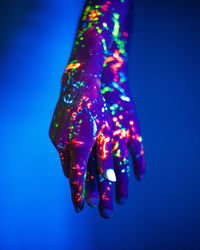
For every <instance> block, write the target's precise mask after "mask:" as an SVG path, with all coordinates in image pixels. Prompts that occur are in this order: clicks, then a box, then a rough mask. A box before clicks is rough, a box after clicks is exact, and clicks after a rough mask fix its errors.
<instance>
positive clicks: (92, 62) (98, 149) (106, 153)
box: [49, 0, 129, 212]
mask: <svg viewBox="0 0 200 250" xmlns="http://www.w3.org/2000/svg"><path fill="white" fill-rule="evenodd" d="M128 8H129V0H125V1H124V3H122V2H121V1H120V0H113V1H112V3H111V1H106V0H90V1H89V0H88V1H86V4H85V7H84V9H83V12H82V15H81V18H80V22H79V26H78V31H77V35H76V39H75V43H74V47H73V51H72V54H71V58H70V60H69V63H68V65H67V67H66V70H65V72H64V75H63V78H62V85H61V92H60V97H59V100H58V103H57V106H56V109H55V111H54V115H53V119H52V123H51V126H50V129H49V136H50V138H51V140H52V142H53V144H54V146H55V147H56V149H57V150H58V152H59V155H60V158H61V163H62V167H63V170H64V173H65V175H66V176H67V177H69V181H70V187H71V195H72V201H73V204H74V206H75V209H76V211H77V212H79V211H80V210H81V209H82V208H83V206H84V189H85V179H86V171H87V162H88V158H89V155H90V153H91V151H92V150H93V151H94V156H95V160H96V165H97V169H98V176H100V177H99V179H102V178H103V180H107V182H109V185H110V184H112V182H115V181H116V176H115V173H114V170H113V160H112V144H111V142H112V131H111V127H110V124H111V120H110V113H109V111H108V109H107V106H106V103H105V99H104V98H103V95H102V94H101V72H102V68H103V63H104V59H105V44H106V46H108V47H109V46H110V44H111V43H112V42H113V40H114V35H113V30H114V28H116V27H115V24H114V21H113V18H114V15H115V14H116V13H117V16H118V22H119V23H120V22H123V20H124V18H125V16H126V14H127V11H128ZM115 19H116V18H115ZM105 24H106V25H105ZM110 186H112V185H110ZM104 189H105V187H104V186H103V187H102V188H101V187H100V191H99V192H100V195H101V193H102V195H101V196H103V197H106V199H107V200H108V201H109V200H110V199H111V196H112V195H111V192H110V190H112V188H111V189H110V190H109V188H108V187H107V190H108V192H106V194H104ZM101 190H103V191H102V192H101ZM105 207H106V203H105Z"/></svg>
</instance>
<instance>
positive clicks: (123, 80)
mask: <svg viewBox="0 0 200 250" xmlns="http://www.w3.org/2000/svg"><path fill="white" fill-rule="evenodd" d="M124 35H125V36H126V35H127V33H124ZM120 51H121V52H123V53H120ZM108 54H109V55H108V56H107V58H106V59H105V63H104V68H103V72H102V79H101V93H102V95H103V96H104V98H105V99H106V105H107V107H108V109H109V112H110V115H111V128H112V137H113V138H112V152H113V160H114V170H115V173H116V176H117V182H116V185H115V193H116V200H117V201H118V203H120V204H123V203H125V201H126V200H127V198H128V177H129V175H130V162H129V160H128V148H129V150H130V153H131V156H132V160H133V164H134V172H135V176H136V178H137V179H138V180H141V179H143V177H144V172H145V164H144V151H143V144H142V137H141V134H140V128H139V123H138V119H137V116H136V111H135V107H134V103H133V101H132V99H131V96H130V93H129V90H128V79H127V54H126V53H125V51H124V50H123V48H120V47H119V46H118V44H117V43H115V44H113V47H112V49H111V50H110V51H109V53H108ZM89 166H90V167H89V168H88V172H87V179H86V200H87V202H88V204H89V205H91V206H94V205H96V203H97V202H95V203H93V201H96V200H98V199H99V209H100V212H101V214H102V215H103V216H104V217H110V216H111V215H112V210H113V197H112V185H113V184H112V183H109V182H108V181H107V180H103V179H99V178H98V177H96V176H99V173H98V172H97V173H96V172H95V170H94V169H95V161H94V160H93V156H92V155H91V156H90V160H89ZM95 182H98V185H97V184H96V183H95ZM97 186H98V188H97ZM93 197H95V199H94V198H93ZM104 210H106V211H107V213H106V216H105V212H103V213H102V211H104Z"/></svg>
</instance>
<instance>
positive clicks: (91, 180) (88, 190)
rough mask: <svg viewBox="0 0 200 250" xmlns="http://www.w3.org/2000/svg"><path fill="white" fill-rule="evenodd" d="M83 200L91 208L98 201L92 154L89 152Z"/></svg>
mask: <svg viewBox="0 0 200 250" xmlns="http://www.w3.org/2000/svg"><path fill="white" fill-rule="evenodd" d="M85 199H86V202H87V204H88V205H89V206H92V207H96V206H97V204H98V201H99V195H98V187H97V175H96V164H95V159H94V156H93V152H91V154H90V157H89V160H88V165H87V177H86V182H85Z"/></svg>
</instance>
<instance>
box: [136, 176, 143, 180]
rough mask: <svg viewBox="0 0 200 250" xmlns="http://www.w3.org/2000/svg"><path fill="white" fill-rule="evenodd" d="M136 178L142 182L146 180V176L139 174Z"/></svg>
mask: <svg viewBox="0 0 200 250" xmlns="http://www.w3.org/2000/svg"><path fill="white" fill-rule="evenodd" d="M136 178H137V179H138V180H140V181H141V180H143V179H144V174H137V175H136Z"/></svg>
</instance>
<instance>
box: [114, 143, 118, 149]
mask: <svg viewBox="0 0 200 250" xmlns="http://www.w3.org/2000/svg"><path fill="white" fill-rule="evenodd" d="M118 147H119V143H115V146H114V148H113V151H115V150H117V149H118Z"/></svg>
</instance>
